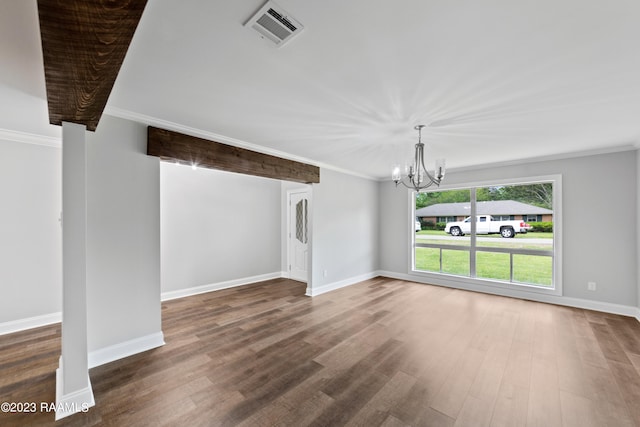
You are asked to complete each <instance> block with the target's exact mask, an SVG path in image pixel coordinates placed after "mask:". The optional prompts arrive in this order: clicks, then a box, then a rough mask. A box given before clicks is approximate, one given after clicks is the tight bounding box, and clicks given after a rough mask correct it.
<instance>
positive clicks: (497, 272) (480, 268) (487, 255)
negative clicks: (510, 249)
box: [476, 252, 511, 282]
mask: <svg viewBox="0 0 640 427" xmlns="http://www.w3.org/2000/svg"><path fill="white" fill-rule="evenodd" d="M510 267H511V266H510V257H509V254H503V253H497V252H476V277H479V278H482V279H496V280H504V281H507V282H508V281H509V280H510V279H511V277H510V276H511V274H510Z"/></svg>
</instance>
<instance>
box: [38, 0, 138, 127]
mask: <svg viewBox="0 0 640 427" xmlns="http://www.w3.org/2000/svg"><path fill="white" fill-rule="evenodd" d="M146 3H147V0H108V1H104V0H103V1H100V0H38V15H39V19H40V36H41V39H42V53H43V59H44V73H45V80H46V85H47V102H48V105H49V122H50V123H51V124H54V125H61V124H62V122H63V121H66V122H72V123H79V124H84V125H85V126H86V127H87V129H88V130H90V131H95V129H96V127H97V126H98V122H99V120H100V117H101V116H102V112H103V110H104V107H105V105H106V104H107V100H108V98H109V94H110V93H111V89H112V88H113V84H114V83H115V80H116V77H117V76H118V72H119V71H120V66H121V65H122V62H123V61H124V57H125V55H126V53H127V49H128V48H129V44H130V43H131V39H132V38H133V34H134V32H135V30H136V27H137V26H138V22H139V21H140V17H141V16H142V12H143V11H144V7H145V5H146Z"/></svg>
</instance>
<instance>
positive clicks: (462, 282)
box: [408, 174, 563, 296]
mask: <svg viewBox="0 0 640 427" xmlns="http://www.w3.org/2000/svg"><path fill="white" fill-rule="evenodd" d="M545 182H552V183H553V206H552V207H553V249H552V251H553V258H552V264H553V267H552V283H553V288H544V287H540V286H537V285H533V284H524V283H506V282H501V281H497V280H493V279H487V278H477V277H465V276H458V275H453V274H448V273H436V272H430V271H423V270H416V268H415V248H416V246H415V244H416V233H415V231H412V232H411V234H410V244H409V248H408V249H409V257H408V258H409V266H408V274H409V275H410V276H415V277H419V278H421V279H426V280H428V282H429V283H434V284H441V285H444V286H452V287H462V288H464V289H471V290H478V291H489V292H491V289H492V288H494V289H495V288H498V289H495V291H499V290H502V291H503V292H501V293H504V291H505V290H506V291H507V293H511V294H514V296H517V294H519V293H520V292H533V293H537V294H546V295H557V296H561V295H562V294H563V286H562V285H563V284H562V175H560V174H556V175H543V176H529V177H519V178H508V179H495V180H487V181H474V182H463V183H458V184H442V185H440V187H438V188H436V189H431V190H430V191H446V190H461V189H468V190H472V189H477V188H481V187H490V186H499V185H525V184H541V183H545ZM427 192H429V191H427ZM473 192H474V193H475V191H473ZM408 195H409V207H410V209H409V213H410V216H409V218H410V219H411V218H414V217H415V211H416V207H415V198H416V192H415V191H408ZM472 199H475V195H473V196H472ZM472 205H473V204H472ZM473 211H475V209H473ZM472 216H473V215H472ZM473 228H475V227H473ZM473 228H472V229H473ZM472 244H473V245H475V238H474V237H472ZM470 258H472V259H470V262H471V263H474V264H475V259H473V258H474V257H470ZM474 267H475V266H474ZM473 270H474V271H475V268H473Z"/></svg>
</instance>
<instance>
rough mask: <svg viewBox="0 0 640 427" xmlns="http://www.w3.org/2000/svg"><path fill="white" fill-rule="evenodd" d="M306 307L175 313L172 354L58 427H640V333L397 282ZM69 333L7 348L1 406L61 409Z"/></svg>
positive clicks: (213, 298)
mask: <svg viewBox="0 0 640 427" xmlns="http://www.w3.org/2000/svg"><path fill="white" fill-rule="evenodd" d="M303 293H304V285H301V284H299V283H296V282H292V281H289V280H284V279H280V280H272V281H268V282H263V283H259V284H256V285H251V286H246V287H242V288H235V289H229V290H224V291H218V292H214V293H209V294H203V295H198V296H193V297H188V298H183V299H180V300H174V301H169V302H166V303H163V304H162V309H163V331H164V333H165V340H166V342H167V344H166V346H164V347H162V348H159V349H155V350H152V351H149V352H146V353H143V354H139V355H136V356H133V357H130V358H127V359H124V360H120V361H117V362H113V363H110V364H107V365H105V366H101V367H98V368H95V369H92V370H91V372H90V376H91V381H92V385H93V391H94V395H95V400H96V406H95V407H94V408H92V409H91V410H90V411H89V412H88V413H86V414H82V413H81V414H76V415H73V416H71V417H69V418H65V419H64V420H62V421H60V422H58V423H56V424H55V425H73V426H75V425H77V426H90V425H96V426H103V425H105V426H106V425H109V426H141V425H153V426H156V425H175V426H273V425H278V426H305V425H313V426H342V425H354V426H356V425H357V426H388V427H390V426H405V425H424V426H453V425H457V426H485V425H486V426H489V425H491V426H545V427H549V426H580V427H585V426H616V427H617V426H634V425H635V426H640V323H639V322H638V321H637V320H635V319H632V318H626V317H621V316H615V315H608V314H603V313H597V312H592V311H585V310H580V309H573V308H567V307H559V306H553V305H548V304H539V303H534V302H528V301H522V300H517V299H510V298H503V297H497V296H491V295H484V294H477V293H471V292H465V291H460V290H453V289H448V288H442V287H436V286H428V285H421V284H416V283H411V282H404V281H399V280H391V279H384V278H378V279H372V280H369V281H366V282H363V283H361V284H358V285H354V286H351V287H348V288H345V289H341V290H338V291H334V292H331V293H328V294H324V295H320V296H317V297H314V298H308V297H305V296H304V295H303ZM59 332H60V327H59V325H54V326H49V327H44V328H38V329H34V330H30V331H26V332H20V333H16V334H11V335H5V336H0V402H2V401H9V402H53V401H55V369H56V367H57V363H58V356H59V354H60V335H59ZM38 404H39V403H38ZM53 417H54V416H53V414H52V413H40V412H39V413H35V414H21V415H17V414H0V425H2V426H13V425H16V426H17V425H20V426H22V425H54V422H53Z"/></svg>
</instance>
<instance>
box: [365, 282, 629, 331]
mask: <svg viewBox="0 0 640 427" xmlns="http://www.w3.org/2000/svg"><path fill="white" fill-rule="evenodd" d="M377 273H378V274H379V275H380V276H384V277H389V278H391V279H399V280H407V281H409V282H416V283H424V284H428V285H436V286H444V287H448V288H454V289H463V290H467V291H473V292H484V293H487V294H493V295H500V296H506V297H513V298H520V299H525V300H530V301H537V302H545V303H549V304H556V305H564V306H567V307H575V308H583V309H586V310H594V311H602V312H605V313H612V314H620V315H622V316H631V317H636V318H637V319H638V321H640V309H639V308H638V307H634V306H630V305H621V304H614V303H609V302H601V301H594V300H587V299H581V298H572V297H566V296H559V295H547V294H538V293H533V292H526V291H520V290H518V289H501V288H496V287H489V286H487V287H486V288H482V289H478V288H477V287H475V286H474V287H471V286H464V285H462V284H461V285H459V286H456V285H453V284H450V283H434V282H433V281H432V280H426V279H422V280H421V278H420V277H417V276H413V275H410V274H404V273H396V272H393V271H378V272H377Z"/></svg>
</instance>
